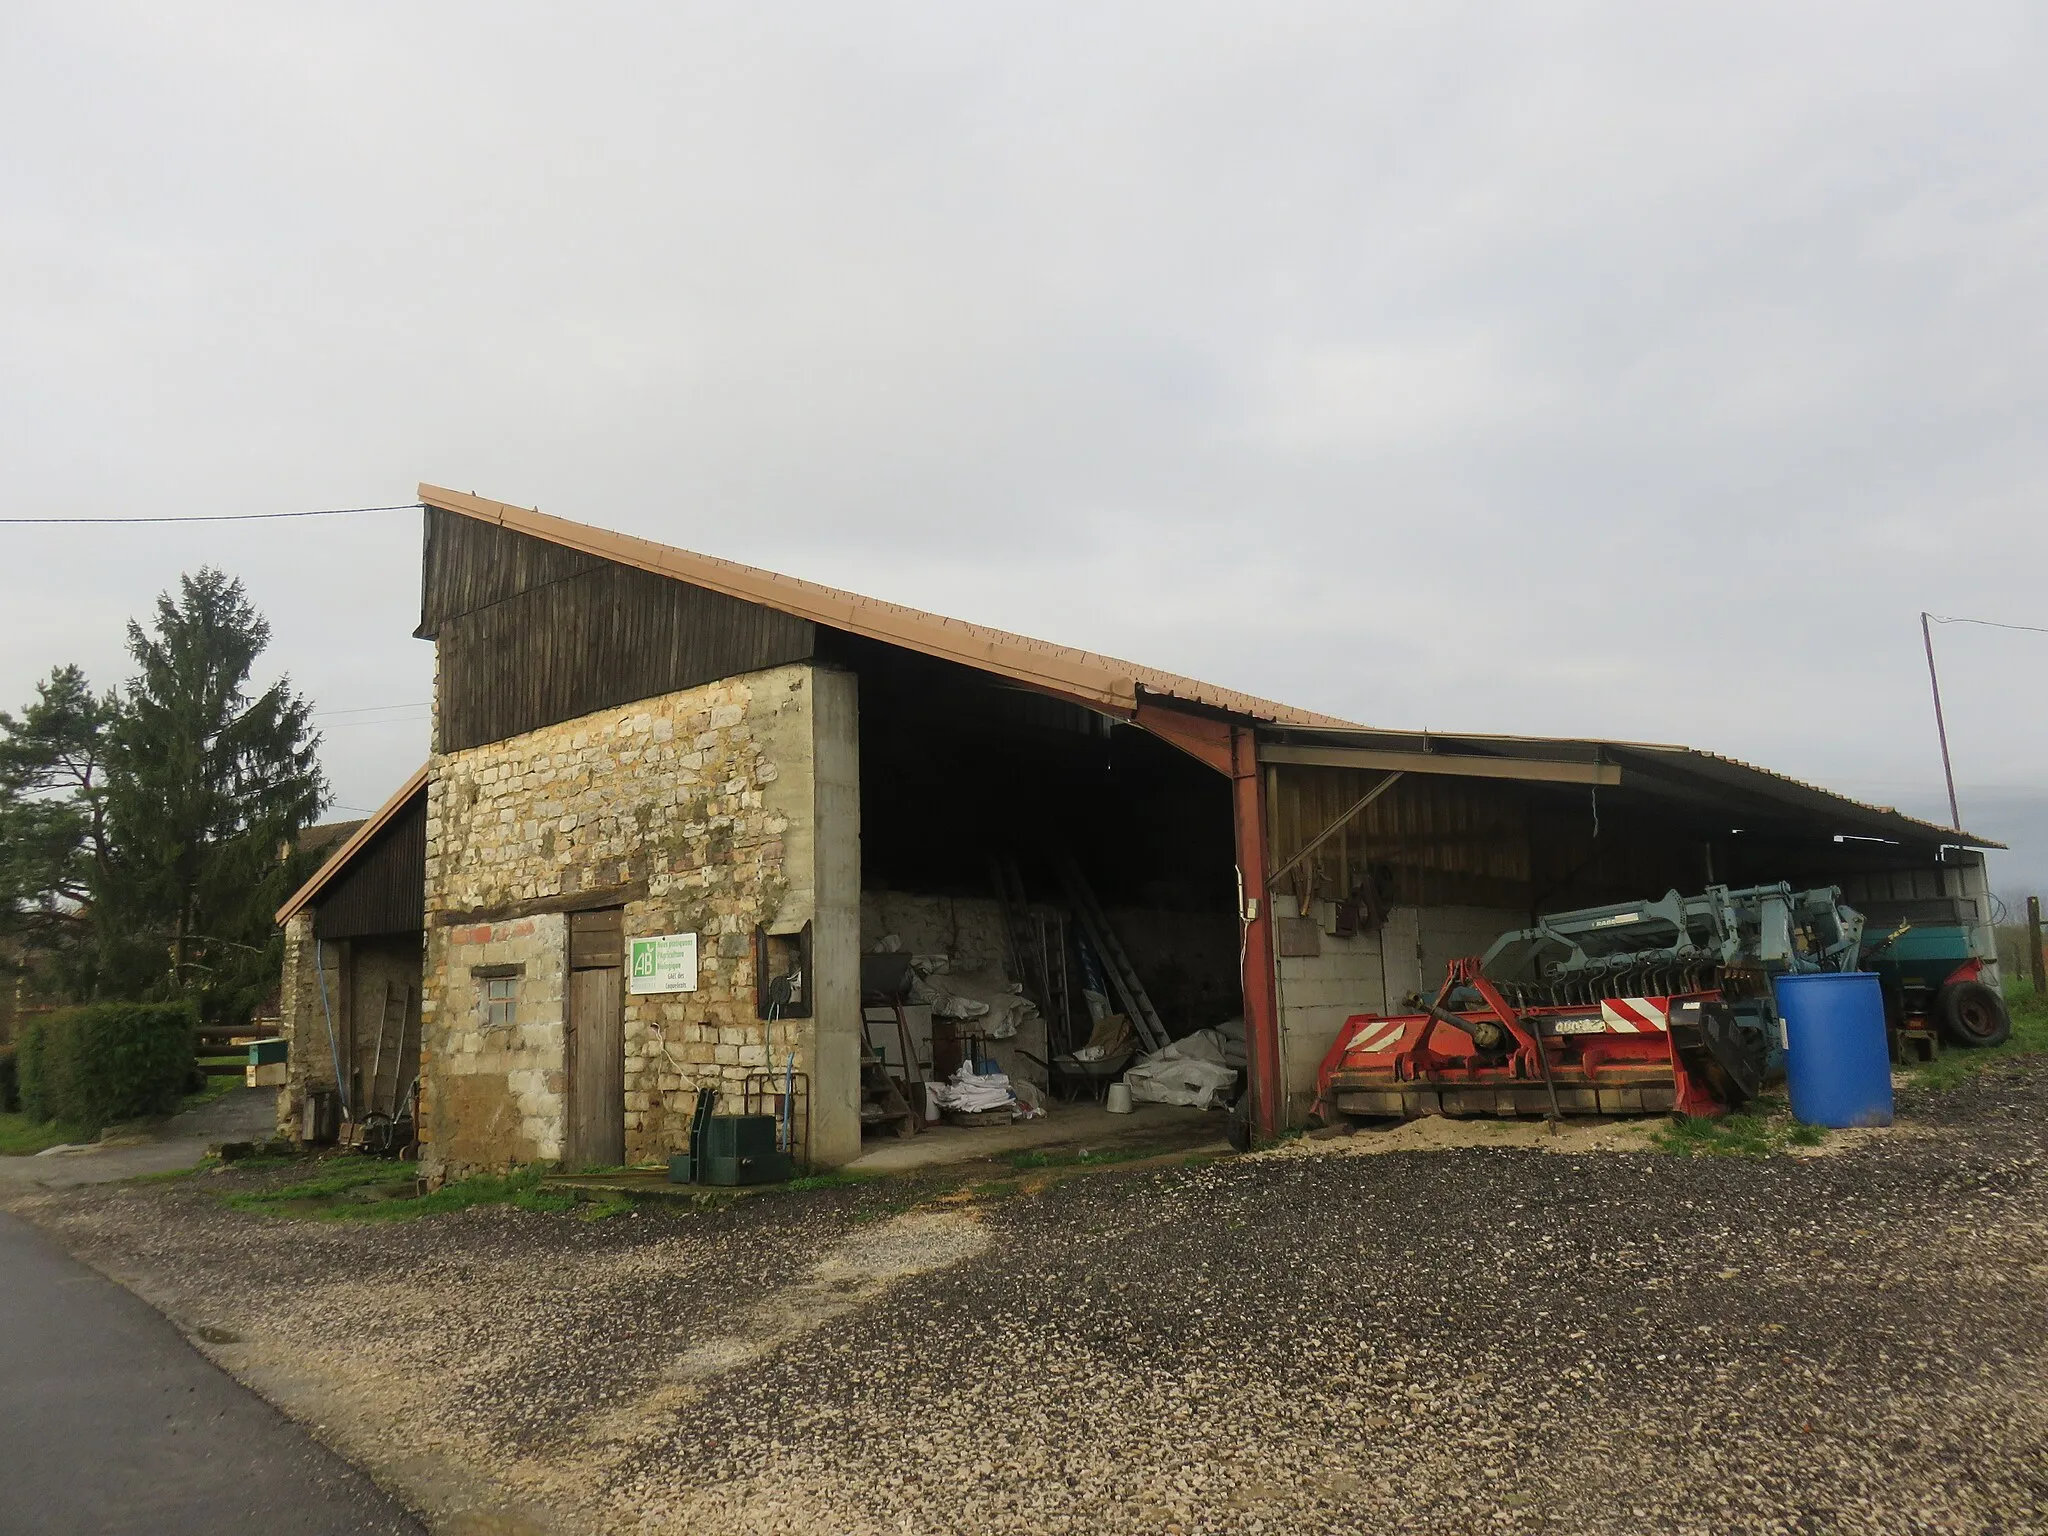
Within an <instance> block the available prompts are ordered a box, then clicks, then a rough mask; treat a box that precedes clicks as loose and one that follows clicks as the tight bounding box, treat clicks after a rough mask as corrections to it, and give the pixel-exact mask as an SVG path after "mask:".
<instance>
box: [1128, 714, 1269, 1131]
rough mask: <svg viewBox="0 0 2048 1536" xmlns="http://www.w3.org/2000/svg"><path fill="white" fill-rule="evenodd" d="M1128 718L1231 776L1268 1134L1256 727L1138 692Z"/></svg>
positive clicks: (1254, 1061) (1248, 1015)
mask: <svg viewBox="0 0 2048 1536" xmlns="http://www.w3.org/2000/svg"><path fill="white" fill-rule="evenodd" d="M1132 723H1134V724H1136V725H1139V726H1141V727H1143V728H1144V729H1145V730H1148V731H1150V732H1151V733H1152V734H1153V735H1155V736H1157V737H1158V738H1159V739H1160V740H1162V741H1168V742H1171V743H1172V744H1173V745H1174V746H1176V747H1179V748H1180V749H1181V751H1183V752H1185V753H1187V754H1188V755H1189V756H1190V757H1194V758H1197V759H1199V760H1200V761H1202V762H1204V763H1207V764H1208V765H1209V766H1210V767H1211V768H1214V769H1215V770H1216V771H1217V772H1218V773H1221V774H1225V775H1227V776H1228V777H1229V779H1230V813H1231V821H1232V823H1233V824H1234V826H1235V828H1236V852H1237V880H1238V903H1239V906H1238V913H1237V920H1238V923H1239V925H1240V927H1241V928H1242V930H1243V933H1244V970H1243V974H1242V975H1241V976H1240V978H1239V980H1240V982H1241V984H1242V985H1243V988H1244V1048H1245V1061H1246V1065H1247V1066H1248V1067H1249V1068H1250V1072H1251V1101H1252V1134H1253V1135H1254V1136H1257V1137H1260V1138H1261V1139H1267V1138H1271V1137H1274V1136H1278V1135H1279V1134H1280V1132H1281V1131H1282V1130H1283V1129H1284V1128H1285V1120H1286V1115H1287V1085H1286V1084H1285V1083H1283V1082H1282V1081H1281V1080H1280V1007H1279V1002H1278V999H1277V998H1276V996H1275V993H1274V988H1273V911H1272V902H1271V901H1270V900H1268V893H1267V890H1266V879H1267V871H1268V870H1269V869H1270V868H1271V867H1272V859H1271V856H1270V854H1269V852H1268V849H1267V846H1266V786H1265V780H1264V778H1263V777H1262V776H1261V775H1260V773H1259V739H1258V733H1257V732H1256V731H1255V730H1254V729H1253V728H1252V727H1250V726H1248V725H1233V724H1231V723H1229V722H1227V721H1224V720H1219V719H1216V718H1215V717H1214V716H1210V715H1196V714H1186V713H1183V712H1182V711H1180V710H1177V709H1173V708H1170V707H1167V706H1164V705H1160V704H1155V703H1153V702H1151V701H1150V700H1149V699H1140V700H1139V702H1138V709H1137V713H1136V714H1135V715H1134V716H1133V717H1132Z"/></svg>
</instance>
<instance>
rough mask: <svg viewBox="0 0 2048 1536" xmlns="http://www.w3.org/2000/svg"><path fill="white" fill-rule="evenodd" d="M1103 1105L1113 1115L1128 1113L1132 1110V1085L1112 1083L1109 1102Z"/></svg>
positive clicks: (1108, 1097) (1108, 1096)
mask: <svg viewBox="0 0 2048 1536" xmlns="http://www.w3.org/2000/svg"><path fill="white" fill-rule="evenodd" d="M1102 1107H1103V1108H1104V1109H1106V1110H1108V1111H1109V1112H1110V1113H1111V1114H1112V1115H1128V1114H1129V1113H1130V1112H1131V1085H1130V1084H1129V1083H1111V1084H1110V1085H1109V1093H1108V1095H1107V1102H1106V1103H1105V1104H1104V1105H1103V1106H1102Z"/></svg>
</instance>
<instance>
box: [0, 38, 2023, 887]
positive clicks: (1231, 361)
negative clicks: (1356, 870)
mask: <svg viewBox="0 0 2048 1536" xmlns="http://www.w3.org/2000/svg"><path fill="white" fill-rule="evenodd" d="M2044 78H2048V9H2044V8H2043V7H2042V6H2040V5H2039V4H2011V5H2000V4H1981V5H1972V4H1955V3H1949V4H1943V5H1939V6H1937V5H1933V4H1926V5H1915V6H1906V5H1883V4H1876V3H1872V0H1859V3H1848V4H1840V5H1800V4H1791V3H1785V0H1776V3H1770V4H1762V5H1754V6H1751V5H1742V4H1730V3H1726V0H1714V3H1712V4H1707V3H1700V4H1695V5H1692V6H1689V7H1680V6H1677V5H1643V4H1641V3H1639V0H1633V3H1621V4H1614V5H1600V4H1563V3H1559V4H1516V5H1508V4H1501V5H1493V6H1458V5H1454V4H1448V3H1443V0H1431V3H1425V4H1416V5H1398V6H1397V5H1377V6H1375V5H1370V4H1360V3H1351V4H1344V5H1332V6H1328V7H1314V6H1284V5H1276V4H1272V3H1261V4H1258V5H1251V4H1239V5H1234V6H1208V5H1201V4H1195V3H1190V0H1173V3H1170V4H1158V5H1140V4H1123V5H1113V6H1102V5H1089V6H1081V5H1074V6H1068V7H1058V6H1052V5H1046V4H1036V5H1031V6H1017V7H1004V6H996V5H989V4H977V3H960V0H954V3H947V4H940V3H931V4H924V5H915V6H908V5H906V6H888V5H860V4H847V3H831V4H818V5H813V6H772V5H745V6H743V5H727V6H718V7H698V6H687V5H680V4H673V3H669V4H662V5H649V6H644V7H636V6H584V7H576V8H567V7H540V6H522V5H508V4H503V3H495V4H490V5H477V6H449V5H432V4H419V3H416V0H415V3H408V4H404V5H392V6H374V5H368V4H360V3H352V4H349V5H330V6H323V7H317V8H316V7H309V6H275V5H264V6H249V7H245V8H234V7H209V6H198V5H179V6H175V7H172V6H162V5H136V6H132V7H129V6H113V5H93V4H81V3H78V0H66V3H63V4H56V5H46V6H35V5H27V4H21V3H18V0H16V3H11V4H9V5H8V6H7V7H6V9H5V11H4V12H0V142H4V144H5V149H4V150H0V502H4V507H0V515H7V516H39V517H40V516H50V517H56V516H92V515H107V514H115V513H151V514H159V515H189V514H198V513H206V512H254V511H273V510H284V509H291V508H302V507H327V506H347V505H356V504H363V503H377V502H393V501H396V502H403V501H408V500H410V499H411V498H412V496H413V493H414V486H415V484H416V482H418V481H420V480H423V479H424V480H430V481H434V482H438V483H441V484H446V485H450V486H455V487H458V488H461V489H465V490H475V491H477V492H479V493H481V494H483V495H487V496H492V497H496V498H499V499H501V500H506V501H515V502H519V503H521V504H525V505H532V504H536V503H537V504H539V505H540V506H541V507H542V508H544V509H545V510H548V511H552V512H557V513H560V514H562V515H564V516H568V517H573V518H577V519H581V520H583V521H587V522H593V523H599V524H603V525H605V526H608V527H613V528H620V529H626V530H630V531H632V532H636V533H642V534H647V535H650V536H652V537H655V538H659V539H662V540H665V541H668V542H671V543H676V544H681V545H684V546H687V547H690V548H694V549H700V550H704V551H707V552H710V553H714V554H719V555H724V556H729V557H733V558H737V559H741V560H747V561H752V562H755V563H758V564H762V565H766V566H769V567H771V568H774V569H778V570H784V571H790V572H794V573H797V574H800V575H804V576H809V577H813V578H816V579H819V580H823V581H828V582H831V583H834V584H836V585H840V586H846V587H851V588H854V589H856V590H860V591H865V592H871V593H876V594H879V595H882V596H886V597H891V598H895V599H898V600H901V601H904V602H909V603H914V604H917V605H919V606H922V607H926V608H931V609H935V610H937V611H939V612H942V613H948V614H955V615H959V616H961V617H966V618H972V619H977V620H981V621H984V622H989V623H995V624H1000V625H1004V626H1006V627H1009V628H1012V629H1017V630H1021V631H1024V632H1026V633H1029V634H1035V635H1041V636H1044V637H1047V638H1050V639H1056V640H1061V641H1067V642H1071V643H1075V644H1081V645H1087V646H1090V647H1093V648H1096V649H1101V650H1106V651H1110V652H1112V653H1116V654H1121V655H1126V656H1131V657H1134V658H1138V659H1141V660H1144V661H1147V662H1151V663H1153V664H1156V665H1161V666H1166V667H1171V668H1174V669H1177V670H1180V671H1185V672H1190V673H1193V674H1195V675H1198V676H1201V677H1205V678H1208V679H1212V680H1214V681H1217V682H1221V683H1227V684H1230V685H1233V686H1237V687H1242V688H1246V689H1250V690H1253V691H1256V692H1259V693H1264V694H1267V695H1271V696H1275V697H1279V698H1283V699H1287V700H1289V701H1291V702H1295V703H1299V704H1303V705H1307V706H1312V707H1315V708H1319V709H1324V710H1328V711H1331V712H1334V713H1337V714H1341V715H1344V716H1346V717H1348V718H1351V719H1355V720H1359V721H1364V722H1369V723H1372V724H1382V725H1391V726H1421V725H1427V726H1430V727H1434V728H1439V729H1471V730H1484V731H1502V732H1524V733H1538V734H1574V735H1595V736H1614V737H1624V738H1635V739H1648V740H1659V741H1682V742H1686V743H1689V744H1692V745H1696V746H1703V747H1709V748H1712V749H1714V750H1716V751H1721V752H1726V753H1729V754H1732V755H1735V756H1738V757H1742V758H1746V759H1749V760H1752V761H1756V762H1761V763H1764V764H1766V765H1768V766H1770V767H1773V768H1776V769H1778V770H1780V771H1783V772H1787V773H1792V774H1795V775H1798V776H1801V777H1805V778H1810V779H1815V780H1819V781H1821V782H1824V783H1826V784H1828V785H1830V786H1832V787H1835V788H1838V789H1842V790H1845V791H1847V792H1850V793H1854V794H1858V795H1860V796H1863V797H1865V798H1870V799H1874V800H1878V801H1881V802H1885V803H1896V804H1899V805H1901V806H1902V807H1905V808H1907V809H1910V810H1915V811H1917V812H1919V813H1921V814H1927V815H1932V816H1936V817H1938V818H1939V819H1943V820H1945V819H1946V813H1945V806H1944V804H1943V796H1942V791H1941V788H1940V785H1941V777H1940V758H1939V754H1938V750H1937V747H1936V744H1935V739H1934V732H1933V726H1932V718H1931V711H1930V708H1929V704H1928V698H1927V678H1926V672H1925V667H1924V663H1923V660H1922V657H1921V652H1920V631H1919V627H1918V617H1917V616H1918V614H1919V612H1920V611H1921V610H1922V609H1923V608H1924V609H1931V610H1933V611H1935V612H1937V613H1943V614H1961V615H1971V616H1976V617H1981V618H1988V619H1997V620H2005V621H2008V622H2013V623H2020V624H2041V625H2048V600H2044V597H2043V593H2044V590H2048V435H2044V432H2043V425H2044V422H2048V294H2044V282H2048V90H2044V88H2043V85H2042V81H2043V80H2044ZM418 561H419V527H418V515H417V514H416V513H380V514H373V515H368V516H363V517H357V518H333V519H324V520H319V521H303V522H282V523H270V524H247V525H238V526H230V527H226V528H212V529H190V528H186V529H150V528H123V529H113V530H108V529H86V528H63V529H47V530H45V529H22V528H15V527H0V706H5V705H9V704H13V703H16V702H18V701H20V700H22V699H24V698H25V697H26V696H27V695H28V694H29V692H30V690H31V689H32V687H33V684H34V681H35V679H36V678H37V677H38V676H40V675H42V674H43V673H45V672H47V670H48V669H49V667H50V666H51V665H53V664H55V663H58V662H63V661H72V660H75V661H78V662H79V663H81V664H82V665H84V666H85V667H86V668H87V669H88V670H89V672H90V673H91V674H92V676H93V677H94V678H95V679H96V680H97V681H99V682H101V683H111V682H114V681H117V680H119V679H120V678H121V677H123V676H124V675H125V671H126V664H125V659H124V657H123V655H122V653H121V636H122V625H123V623H124V621H125V620H126V619H127V618H128V617H129V616H130V615H134V614H139V613H143V612H145V611H146V609H147V607H148V605H149V603H150V601H151V599H152V597H153V595H154V594H155V593H156V592H157V591H159V590H160V589H162V588H164V587H165V586H167V585H169V584H171V583H173V582H174V581H175V579H176V577H177V575H178V573H179V572H180V571H181V570H184V569H190V568H194V567H196V566H198V565H200V564H202V563H205V562H213V563H216V564H219V565H221V566H223V567H225V568H226V569H228V570H230V571H232V572H234V573H236V574H238V575H240V576H241V577H242V578H243V579H244V580H245V581H246V582H247V584H248V586H249V588H250V592H251V595H252V596H253V598H254V599H255V601H256V602H257V603H258V604H259V605H260V606H261V607H262V608H263V609H264V610H265V611H266V612H267V613H268V614H269V615H270V616H271V619H272V622H273V624H274V626H275V629H276V645H275V648H274V652H273V659H274V661H275V663H276V664H277V665H278V666H280V667H282V668H285V669H287V670H289V672H290V673H291V675H292V677H293V678H294V680H295V681H296V682H297V683H298V684H299V685H300V686H301V687H303V688H304V689H306V690H307V691H308V692H310V693H311V694H312V696H313V697H314V698H315V700H316V701H317V704H318V707H319V708H320V709H322V710H323V711H365V712H364V713H351V714H340V713H329V714H326V715H324V716H323V718H322V721H321V724H322V726H323V728H324V729H325V730H326V733H327V738H328V740H327V749H326V760H327V765H328V769H329V772H330V774H331V775H332V777H333V780H334V784H335V787H336V790H337V794H338V799H339V802H340V804H341V805H342V806H343V807H357V808H360V807H368V806H373V805H375V804H376V803H377V802H378V801H379V800H380V799H381V798H383V796H384V794H385V793H386V792H388V791H389V790H390V789H391V788H392V787H394V786H395V785H396V784H397V783H398V782H399V781H400V780H401V779H402V778H403V777H404V775H405V774H406V773H407V772H408V771H409V770H410V768H411V767H413V766H414V765H415V764H416V763H417V762H418V760H419V759H420V757H421V756H423V755H424V752H425V745H426V735H425V725H424V713H425V712H424V710H423V709H421V708H417V707H414V708H410V709H399V710H391V711H385V712H382V713H378V712H374V711H375V709H376V707H381V706H393V705H400V706H417V705H419V704H420V703H421V702H422V701H424V700H425V699H426V698H427V696H428V692H429V686H430V675H431V674H430V663H431V654H430V647H429V646H427V645H426V644H425V643H424V642H421V641H416V640H413V639H412V638H410V632H411V630H412V627H413V625H414V624H415V623H416V622H417V603H418V580H419V575H418ZM1936 643H1937V646H1938V647H1939V651H1940V656H1941V659H1942V662H1943V665H1944V669H1945V670H1944V675H1943V684H1944V689H1945V692H1946V697H1947V703H1948V705H1949V711H1950V714H1949V719H1950V727H1949V728H1950V738H1951V743H1952V745H1953V748H1954V751H1955V755H1956V762H1957V773H1958V777H1959V779H1960V780H1961V783H1962V788H1963V799H1964V807H1963V808H1964V813H1965V821H1966V822H1967V823H1969V824H1971V825H1972V826H1974V827H1977V828H1978V829H1979V830H1981V831H1984V832H1986V833H1989V834H1992V835H1998V834H2000V833H2007V834H2009V835H2011V836H2012V837H2014V838H2015V839H2017V840H2018V841H2020V842H2021V843H2023V844H2024V845H2026V846H2025V847H2024V848H2023V849H2022V851H2021V853H2020V854H2018V855H2015V856H2014V857H2013V858H2011V859H2009V860H2007V861H2006V862H2005V865H2004V868H2003V870H2002V871H2001V873H2000V876H1999V882H2000V884H2001V885H2002V886H2003V887H2004V888H2006V889H2016V888H2018V885H2017V884H2015V882H2016V881H2017V882H2020V883H2024V884H2031V885H2034V886H2037V887H2039V886H2048V787H2044V783H2048V775H2044V773H2043V767H2042V765H2043V763H2044V761H2048V718H2044V710H2043V707H2042V702H2041V699H2042V683H2041V680H2042V679H2043V678H2044V677H2048V635H2043V634H2026V633H2020V632H2013V631H2002V630H1992V629H1983V628H1969V627H1965V626H1961V625H1950V626H1945V627H1942V628H1939V629H1937V631H1936Z"/></svg>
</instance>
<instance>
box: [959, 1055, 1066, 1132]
mask: <svg viewBox="0 0 2048 1536" xmlns="http://www.w3.org/2000/svg"><path fill="white" fill-rule="evenodd" d="M931 1095H932V1097H933V1098H934V1099H935V1100H937V1101H938V1106H939V1108H941V1109H952V1110H959V1111H961V1112H963V1113H967V1114H975V1113H979V1112H980V1111H982V1110H985V1109H1007V1110H1009V1111H1010V1112H1011V1113H1012V1114H1014V1115H1015V1116H1016V1117H1017V1118H1018V1119H1019V1120H1031V1119H1035V1118H1037V1117H1038V1116H1039V1115H1042V1114H1044V1113H1045V1109H1044V1107H1043V1105H1042V1104H1041V1103H1039V1102H1038V1100H1039V1098H1040V1095H1039V1092H1038V1090H1037V1089H1036V1088H1034V1087H1032V1086H1031V1084H1029V1083H1012V1082H1011V1081H1010V1079H1009V1078H1008V1077H1007V1076H1005V1075H1004V1074H1003V1073H1001V1072H976V1071H975V1070H974V1063H973V1062H971V1061H963V1062H961V1063H960V1070H959V1071H957V1072H955V1073H954V1074H953V1075H952V1076H951V1077H949V1078H947V1079H946V1080H945V1081H943V1082H938V1083H933V1084H932V1085H931Z"/></svg>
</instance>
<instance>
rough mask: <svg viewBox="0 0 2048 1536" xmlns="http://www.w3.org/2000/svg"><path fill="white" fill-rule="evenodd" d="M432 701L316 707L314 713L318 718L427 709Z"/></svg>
mask: <svg viewBox="0 0 2048 1536" xmlns="http://www.w3.org/2000/svg"><path fill="white" fill-rule="evenodd" d="M432 702H433V701H432V700H430V699H420V700H417V701H415V702H413V703H410V704H363V705H359V706H358V707H357V708H355V709H316V710H314V711H313V713H314V715H315V717H317V718H324V717H326V716H328V715H376V714H382V713H383V712H384V711H385V710H387V709H427V708H430V707H431V706H432Z"/></svg>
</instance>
